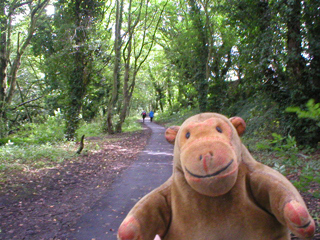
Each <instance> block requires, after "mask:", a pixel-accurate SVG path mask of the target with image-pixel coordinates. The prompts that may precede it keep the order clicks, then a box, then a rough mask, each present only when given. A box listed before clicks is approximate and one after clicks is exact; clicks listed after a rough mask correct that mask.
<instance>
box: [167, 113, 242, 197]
mask: <svg viewBox="0 0 320 240" xmlns="http://www.w3.org/2000/svg"><path fill="white" fill-rule="evenodd" d="M245 127H246V124H245V122H244V120H243V119H242V118H240V117H233V118H231V119H228V118H226V117H225V116H223V115H220V114H217V113H202V114H198V115H195V116H193V117H191V118H189V119H187V120H186V121H185V122H184V123H183V124H182V125H181V127H178V126H173V127H170V128H168V129H167V130H166V134H165V135H166V139H167V141H168V142H170V143H173V144H174V145H175V149H174V166H175V170H177V171H180V172H181V173H182V174H183V175H184V178H185V179H186V181H187V183H188V184H189V185H190V186H191V188H192V189H194V190H195V191H197V192H198V193H200V194H203V195H207V196H212V197H215V196H220V195H223V194H225V193H227V192H228V191H230V190H231V188H232V187H233V186H234V184H235V182H236V180H237V176H238V169H239V163H240V161H241V150H240V149H241V141H240V137H239V136H241V135H242V134H243V133H244V131H245Z"/></svg>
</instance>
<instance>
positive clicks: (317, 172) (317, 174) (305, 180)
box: [293, 163, 320, 198]
mask: <svg viewBox="0 0 320 240" xmlns="http://www.w3.org/2000/svg"><path fill="white" fill-rule="evenodd" d="M312 184H318V185H320V164H319V163H318V164H314V163H307V164H306V165H305V166H304V167H303V168H302V170H301V174H300V177H299V180H296V181H293V185H294V186H295V187H296V188H298V189H299V190H301V191H304V192H307V191H309V189H310V186H311V185H312ZM312 195H313V196H314V197H316V198H320V190H319V189H318V190H316V191H315V192H313V193H312Z"/></svg>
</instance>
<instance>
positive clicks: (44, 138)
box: [0, 110, 64, 145]
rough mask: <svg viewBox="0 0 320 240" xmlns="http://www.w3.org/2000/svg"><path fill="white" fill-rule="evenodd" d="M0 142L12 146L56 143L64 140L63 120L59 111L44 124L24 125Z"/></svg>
mask: <svg viewBox="0 0 320 240" xmlns="http://www.w3.org/2000/svg"><path fill="white" fill-rule="evenodd" d="M2 140H3V141H0V142H1V143H2V144H5V143H7V142H8V141H10V142H13V143H14V144H18V145H22V144H44V143H56V142H60V141H63V140H64V120H63V118H62V115H61V113H60V111H59V110H57V111H55V115H54V116H48V117H47V119H46V121H45V122H44V123H26V124H24V125H22V126H21V127H20V130H19V131H17V132H16V133H15V134H12V135H10V136H9V137H8V138H6V139H2Z"/></svg>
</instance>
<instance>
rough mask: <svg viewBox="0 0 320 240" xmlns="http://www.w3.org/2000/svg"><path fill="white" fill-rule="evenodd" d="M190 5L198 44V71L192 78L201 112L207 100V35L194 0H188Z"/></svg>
mask: <svg viewBox="0 0 320 240" xmlns="http://www.w3.org/2000/svg"><path fill="white" fill-rule="evenodd" d="M189 3H190V5H191V16H192V22H193V27H194V31H195V32H196V33H197V36H196V38H197V39H198V46H197V49H196V53H195V54H196V58H197V61H198V67H197V69H198V72H197V73H196V74H195V76H194V78H195V81H196V83H197V84H196V88H197V91H198V101H199V108H200V111H201V112H205V111H207V102H208V87H209V84H208V79H207V78H206V76H207V71H208V70H207V62H208V54H209V52H208V47H207V43H208V37H207V32H206V29H205V28H204V25H203V23H202V19H201V12H200V9H199V7H198V6H197V3H196V2H195V0H189Z"/></svg>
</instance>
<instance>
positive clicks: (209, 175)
mask: <svg viewBox="0 0 320 240" xmlns="http://www.w3.org/2000/svg"><path fill="white" fill-rule="evenodd" d="M232 163H233V159H232V160H231V161H230V162H229V163H228V164H227V166H225V167H224V168H221V169H220V170H218V171H216V172H214V173H211V174H208V175H197V174H194V173H192V172H190V171H189V170H188V169H187V168H185V169H186V171H187V172H188V173H189V174H190V175H191V176H192V177H195V178H210V177H214V176H217V175H219V174H220V173H222V172H223V171H225V170H227V168H228V167H230V165H231V164H232Z"/></svg>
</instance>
